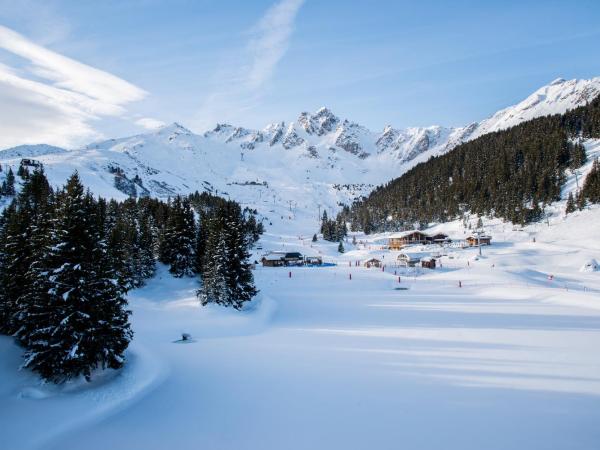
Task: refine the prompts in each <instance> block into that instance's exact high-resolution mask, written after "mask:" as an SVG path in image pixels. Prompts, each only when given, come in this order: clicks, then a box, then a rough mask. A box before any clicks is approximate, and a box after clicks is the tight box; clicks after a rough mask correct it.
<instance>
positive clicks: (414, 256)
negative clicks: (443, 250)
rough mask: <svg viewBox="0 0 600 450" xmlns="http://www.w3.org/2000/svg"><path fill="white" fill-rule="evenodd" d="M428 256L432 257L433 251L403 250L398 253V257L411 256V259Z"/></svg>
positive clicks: (416, 259) (415, 259)
mask: <svg viewBox="0 0 600 450" xmlns="http://www.w3.org/2000/svg"><path fill="white" fill-rule="evenodd" d="M428 257H431V253H429V252H402V253H400V254H399V255H398V258H397V259H405V258H410V260H411V261H418V260H421V259H423V258H428Z"/></svg>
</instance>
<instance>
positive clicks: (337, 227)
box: [321, 211, 348, 242]
mask: <svg viewBox="0 0 600 450" xmlns="http://www.w3.org/2000/svg"><path fill="white" fill-rule="evenodd" d="M321 234H323V239H325V240H326V241H329V242H340V241H341V240H342V239H344V238H345V237H346V235H347V234H348V229H347V227H346V222H345V221H344V220H343V218H342V217H337V218H335V219H329V217H327V211H323V216H322V217H321Z"/></svg>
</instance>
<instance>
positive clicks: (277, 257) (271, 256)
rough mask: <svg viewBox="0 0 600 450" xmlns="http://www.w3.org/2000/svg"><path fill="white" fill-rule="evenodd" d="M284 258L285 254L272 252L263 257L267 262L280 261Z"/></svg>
mask: <svg viewBox="0 0 600 450" xmlns="http://www.w3.org/2000/svg"><path fill="white" fill-rule="evenodd" d="M284 256H285V252H271V253H267V254H266V255H265V256H263V259H266V260H267V261H279V260H281V259H283V258H284Z"/></svg>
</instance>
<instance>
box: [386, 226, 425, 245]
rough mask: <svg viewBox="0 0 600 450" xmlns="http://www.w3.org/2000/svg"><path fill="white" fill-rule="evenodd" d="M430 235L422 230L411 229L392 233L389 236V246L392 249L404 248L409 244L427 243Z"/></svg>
mask: <svg viewBox="0 0 600 450" xmlns="http://www.w3.org/2000/svg"><path fill="white" fill-rule="evenodd" d="M428 238H429V236H428V235H427V234H425V233H423V232H422V231H418V230H411V231H403V232H401V233H396V234H392V235H391V236H390V237H389V241H388V246H389V248H390V250H402V249H403V248H404V247H406V246H407V245H412V244H427V243H428V242H429V241H428Z"/></svg>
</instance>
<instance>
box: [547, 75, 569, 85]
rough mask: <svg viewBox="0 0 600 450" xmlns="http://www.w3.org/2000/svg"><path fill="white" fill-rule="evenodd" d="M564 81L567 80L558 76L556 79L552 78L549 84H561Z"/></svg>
mask: <svg viewBox="0 0 600 450" xmlns="http://www.w3.org/2000/svg"><path fill="white" fill-rule="evenodd" d="M565 81H567V80H565V79H564V78H560V77H559V78H557V79H556V80H554V81H553V82H552V83H550V86H556V85H557V84H562V83H564V82H565Z"/></svg>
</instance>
